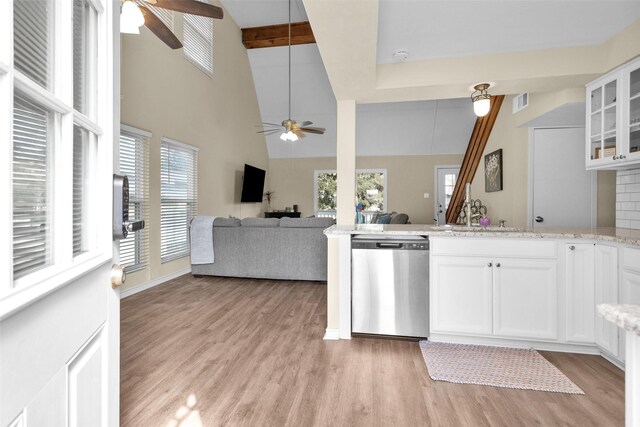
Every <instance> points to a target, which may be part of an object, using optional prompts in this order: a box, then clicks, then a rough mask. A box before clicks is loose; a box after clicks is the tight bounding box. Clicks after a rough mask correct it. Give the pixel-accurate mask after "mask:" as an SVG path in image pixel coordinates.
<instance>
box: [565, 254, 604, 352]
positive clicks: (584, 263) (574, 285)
mask: <svg viewBox="0 0 640 427" xmlns="http://www.w3.org/2000/svg"><path fill="white" fill-rule="evenodd" d="M594 253H595V245H594V244H593V243H570V244H567V245H565V246H564V254H565V286H564V288H565V298H564V300H565V309H564V313H565V338H566V340H567V342H573V343H593V342H594V334H595V320H596V306H595V300H594V285H595V284H594V267H593V266H594Z"/></svg>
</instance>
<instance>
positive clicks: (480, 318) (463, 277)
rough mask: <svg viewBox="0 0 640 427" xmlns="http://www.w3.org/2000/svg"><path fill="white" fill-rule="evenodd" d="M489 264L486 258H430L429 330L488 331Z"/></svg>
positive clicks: (490, 318) (485, 332) (485, 333)
mask: <svg viewBox="0 0 640 427" xmlns="http://www.w3.org/2000/svg"><path fill="white" fill-rule="evenodd" d="M491 265H492V263H491V260H490V259H488V258H486V259H485V258H476V257H453V256H434V257H433V258H432V263H431V269H432V271H431V274H432V275H431V279H432V280H431V283H432V286H431V295H430V300H431V301H432V303H431V305H430V308H431V319H430V322H431V323H430V324H431V332H453V333H464V334H477V335H488V334H491V333H492V328H493V326H492V318H493V313H492V295H493V291H492V286H493V284H492V268H491Z"/></svg>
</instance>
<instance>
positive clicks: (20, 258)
mask: <svg viewBox="0 0 640 427" xmlns="http://www.w3.org/2000/svg"><path fill="white" fill-rule="evenodd" d="M51 119H52V117H51V114H50V113H48V112H47V111H46V110H45V109H44V108H42V107H40V106H39V105H37V104H35V103H33V102H31V101H29V100H28V99H26V98H25V97H23V96H22V95H20V94H18V93H16V95H15V98H14V104H13V278H14V279H18V278H20V277H23V276H25V275H27V274H29V273H31V272H33V271H36V270H39V269H41V268H43V267H45V266H47V265H49V264H51V203H50V202H51V200H50V199H51V176H50V175H51V171H50V160H51V154H52V153H51V150H50V144H49V137H48V133H49V132H48V130H49V127H50V123H51Z"/></svg>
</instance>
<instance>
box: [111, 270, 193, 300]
mask: <svg viewBox="0 0 640 427" xmlns="http://www.w3.org/2000/svg"><path fill="white" fill-rule="evenodd" d="M188 273H191V267H187V268H183V269H182V270H178V271H174V272H173V273H170V274H166V275H164V276H160V277H156V278H155V279H153V280H149V281H148V282H144V283H141V284H139V285H138V286H134V287H133V288H129V289H126V290H124V291H122V292H120V299H124V298H126V297H130V296H131V295H134V294H137V293H138V292H142V291H145V290H147V289H149V288H153V287H154V286H158V285H160V284H162V283H164V282H167V281H169V280H172V279H175V278H176V277H180V276H182V275H183V274H188Z"/></svg>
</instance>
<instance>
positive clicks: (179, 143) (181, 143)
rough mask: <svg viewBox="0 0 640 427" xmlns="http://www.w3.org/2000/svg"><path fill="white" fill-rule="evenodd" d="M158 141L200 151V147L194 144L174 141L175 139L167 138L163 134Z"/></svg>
mask: <svg viewBox="0 0 640 427" xmlns="http://www.w3.org/2000/svg"><path fill="white" fill-rule="evenodd" d="M160 141H161V142H166V143H167V144H172V145H175V146H176V147H180V148H185V149H187V150H192V151H200V149H199V148H198V147H196V146H195V145H189V144H185V143H184V142H180V141H176V140H175V139H171V138H167V137H166V136H163V137H162V138H161V139H160Z"/></svg>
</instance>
